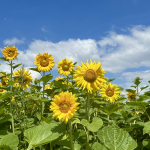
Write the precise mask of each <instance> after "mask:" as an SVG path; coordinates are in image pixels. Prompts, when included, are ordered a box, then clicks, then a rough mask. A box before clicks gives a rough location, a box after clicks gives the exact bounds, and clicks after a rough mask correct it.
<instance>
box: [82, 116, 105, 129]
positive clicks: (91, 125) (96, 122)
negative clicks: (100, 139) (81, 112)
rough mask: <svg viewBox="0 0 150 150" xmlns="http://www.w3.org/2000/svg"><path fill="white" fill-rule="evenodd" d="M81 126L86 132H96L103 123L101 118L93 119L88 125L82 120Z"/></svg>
mask: <svg viewBox="0 0 150 150" xmlns="http://www.w3.org/2000/svg"><path fill="white" fill-rule="evenodd" d="M81 124H82V125H84V126H86V127H87V128H88V130H90V131H92V132H97V131H98V130H99V129H100V128H101V127H102V125H103V121H102V119H101V118H98V117H94V118H93V121H92V123H89V122H88V121H87V120H86V119H82V120H81Z"/></svg>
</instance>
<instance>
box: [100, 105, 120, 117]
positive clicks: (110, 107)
mask: <svg viewBox="0 0 150 150" xmlns="http://www.w3.org/2000/svg"><path fill="white" fill-rule="evenodd" d="M122 107H123V106H117V104H115V103H114V104H113V103H111V104H109V105H108V106H107V107H106V108H101V109H102V110H103V111H104V112H106V113H108V114H109V115H110V114H112V113H113V112H115V111H117V110H119V109H120V108H122Z"/></svg>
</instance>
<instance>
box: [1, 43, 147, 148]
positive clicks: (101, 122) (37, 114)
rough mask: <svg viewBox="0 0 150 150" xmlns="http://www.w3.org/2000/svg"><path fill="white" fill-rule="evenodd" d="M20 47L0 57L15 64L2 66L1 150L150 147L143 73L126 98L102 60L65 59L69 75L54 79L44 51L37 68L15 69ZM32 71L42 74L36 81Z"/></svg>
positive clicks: (6, 50) (61, 68)
mask: <svg viewBox="0 0 150 150" xmlns="http://www.w3.org/2000/svg"><path fill="white" fill-rule="evenodd" d="M17 51H18V49H17V48H16V47H15V46H7V47H4V49H3V51H2V53H3V57H0V59H1V60H2V61H7V62H8V63H7V64H8V65H9V66H10V73H9V74H7V73H6V72H3V66H2V65H0V150H149V149H150V105H149V104H150V102H149V101H147V99H149V97H150V90H149V91H147V92H145V93H144V94H143V95H140V94H139V93H140V92H139V91H138V86H139V84H140V83H141V81H140V80H141V79H140V77H136V78H135V80H134V81H133V82H134V85H133V86H131V87H133V88H134V89H126V91H127V92H128V94H127V98H125V97H124V95H121V91H122V90H123V88H122V87H121V86H117V85H116V84H111V81H113V80H115V78H114V79H108V78H106V77H105V76H104V74H105V73H106V72H107V71H104V69H102V64H101V63H100V62H96V61H94V62H92V60H91V59H90V63H89V62H88V60H87V62H86V63H83V62H81V66H78V65H77V66H76V64H77V62H75V63H73V61H72V60H68V59H67V58H64V59H62V60H61V61H60V62H58V64H57V65H58V72H59V74H60V75H63V76H64V77H60V76H59V77H57V78H55V79H53V75H52V74H51V73H50V74H47V75H45V72H50V71H51V70H52V69H53V67H54V58H53V56H52V55H51V54H48V53H45V52H44V53H43V54H40V53H39V54H38V55H37V56H36V58H35V62H33V63H34V64H35V65H36V67H35V68H29V70H26V69H25V68H24V65H23V66H22V67H21V69H17V71H13V70H14V69H16V68H17V67H19V66H21V65H22V64H14V63H13V60H14V59H17V56H18V54H19V53H18V52H17ZM30 70H32V71H35V72H38V73H40V74H41V76H42V77H41V78H40V79H37V78H35V80H34V81H33V78H32V75H31V72H30ZM41 82H43V85H42V86H43V90H41V89H42V86H40V83H41ZM148 82H149V83H150V81H148ZM31 83H32V84H31ZM29 87H30V90H27V89H29ZM147 87H148V85H147V86H145V87H141V91H142V90H143V89H146V88H147ZM125 100H126V102H124V101H125Z"/></svg>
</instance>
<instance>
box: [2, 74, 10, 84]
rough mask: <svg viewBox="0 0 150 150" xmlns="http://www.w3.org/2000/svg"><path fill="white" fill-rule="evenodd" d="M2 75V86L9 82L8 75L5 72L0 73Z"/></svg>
mask: <svg viewBox="0 0 150 150" xmlns="http://www.w3.org/2000/svg"><path fill="white" fill-rule="evenodd" d="M0 75H1V76H2V77H3V78H2V79H1V83H2V86H3V85H4V86H5V85H7V84H8V83H7V82H8V79H9V78H8V77H6V75H5V74H3V73H0ZM4 76H5V77H4Z"/></svg>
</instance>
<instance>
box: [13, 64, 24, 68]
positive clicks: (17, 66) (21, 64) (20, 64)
mask: <svg viewBox="0 0 150 150" xmlns="http://www.w3.org/2000/svg"><path fill="white" fill-rule="evenodd" d="M20 65H22V63H21V64H17V65H15V66H12V68H13V69H15V68H17V67H19V66H20Z"/></svg>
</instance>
